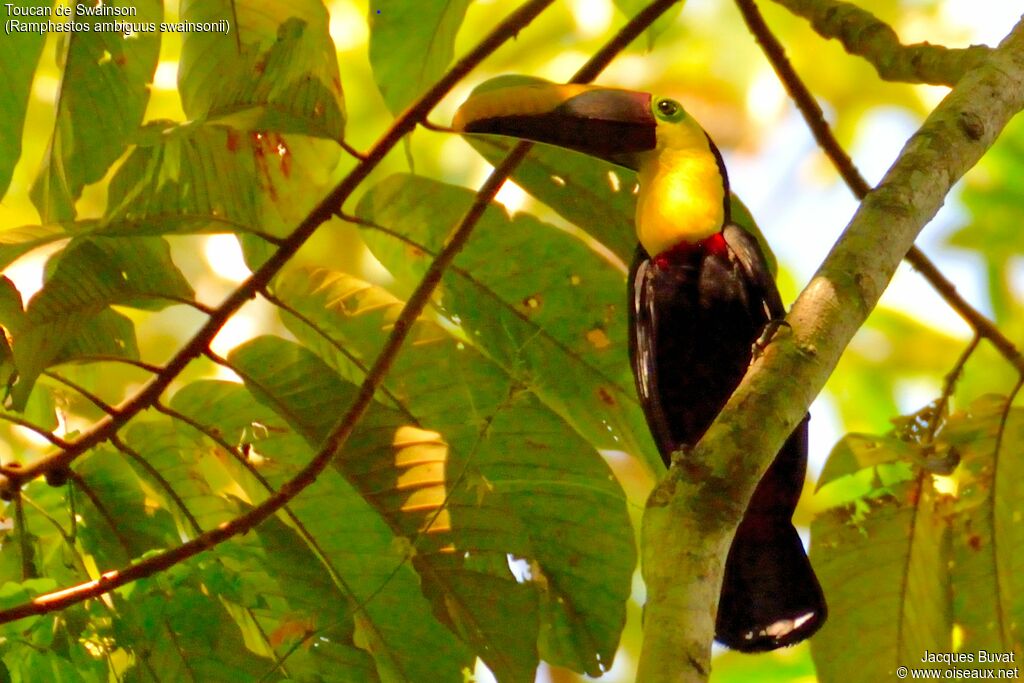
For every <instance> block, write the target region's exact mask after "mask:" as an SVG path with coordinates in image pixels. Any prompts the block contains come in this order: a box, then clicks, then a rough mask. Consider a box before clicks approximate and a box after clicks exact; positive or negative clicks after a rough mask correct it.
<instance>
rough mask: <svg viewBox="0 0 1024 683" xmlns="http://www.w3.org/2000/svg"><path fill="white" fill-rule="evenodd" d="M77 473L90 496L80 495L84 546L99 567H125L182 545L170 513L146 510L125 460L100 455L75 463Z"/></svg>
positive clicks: (106, 452) (115, 455) (105, 452)
mask: <svg viewBox="0 0 1024 683" xmlns="http://www.w3.org/2000/svg"><path fill="white" fill-rule="evenodd" d="M75 472H77V473H78V475H79V476H80V477H81V481H82V483H83V484H84V486H85V487H87V488H88V491H89V493H90V494H91V495H87V494H86V492H85V491H76V492H75V495H76V500H75V504H76V511H77V512H78V514H80V515H81V516H82V522H81V524H82V526H81V527H80V531H81V540H82V546H83V548H84V549H85V550H86V551H87V552H89V553H90V554H92V555H94V556H95V557H96V560H97V563H98V564H99V565H100V567H102V568H104V569H106V568H110V567H121V566H124V565H125V564H127V563H128V562H129V561H130V560H132V559H135V558H137V557H140V556H141V555H143V554H144V553H146V552H148V551H150V550H154V549H158V548H168V547H173V546H175V545H177V544H178V543H179V536H178V533H177V531H176V529H175V528H174V524H173V523H172V522H171V518H170V516H169V515H168V514H167V511H166V510H165V509H156V510H153V509H147V507H146V504H145V498H146V496H145V492H144V491H143V489H142V486H141V484H140V482H139V479H138V477H136V476H135V474H134V473H133V472H132V470H131V468H130V467H129V466H128V464H127V463H126V462H125V458H124V456H122V455H120V454H119V453H116V452H113V451H110V450H105V449H104V450H99V451H95V452H93V453H91V454H90V455H89V457H87V458H83V459H81V460H78V461H76V463H75ZM93 496H95V500H94V499H93ZM97 501H98V505H99V506H101V507H97Z"/></svg>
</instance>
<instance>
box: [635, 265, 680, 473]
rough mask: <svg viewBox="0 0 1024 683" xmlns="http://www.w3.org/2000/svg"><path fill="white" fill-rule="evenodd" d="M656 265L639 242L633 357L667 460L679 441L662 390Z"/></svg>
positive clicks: (656, 436)
mask: <svg viewBox="0 0 1024 683" xmlns="http://www.w3.org/2000/svg"><path fill="white" fill-rule="evenodd" d="M653 268H654V266H653V264H652V263H651V259H650V258H649V257H648V255H647V252H646V251H644V248H643V247H641V246H637V248H636V256H635V257H634V258H633V265H632V267H631V268H630V270H629V361H630V363H631V364H632V366H633V378H634V379H635V380H636V393H637V396H638V397H639V399H640V406H641V408H643V411H644V414H645V415H646V416H647V424H648V426H649V427H650V429H651V434H652V435H653V436H654V441H655V443H657V445H658V450H659V451H660V452H661V455H662V459H665V460H667V459H668V458H669V455H670V454H671V452H672V450H673V449H674V448H675V447H676V444H674V443H672V437H671V432H670V431H669V426H668V419H667V418H666V416H665V410H664V407H663V406H662V405H661V396H660V392H659V391H658V358H657V351H658V339H657V331H658V310H657V308H658V307H657V300H656V298H655V291H654V285H655V280H654V277H653V275H654V273H653V272H652V269H653ZM666 464H667V462H666Z"/></svg>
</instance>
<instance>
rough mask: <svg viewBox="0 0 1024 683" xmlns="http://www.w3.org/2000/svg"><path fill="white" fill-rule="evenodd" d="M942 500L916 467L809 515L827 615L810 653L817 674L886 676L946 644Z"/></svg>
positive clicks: (948, 615) (948, 613)
mask: <svg viewBox="0 0 1024 683" xmlns="http://www.w3.org/2000/svg"><path fill="white" fill-rule="evenodd" d="M946 507H947V506H946V505H945V504H944V503H943V502H942V500H941V498H940V497H938V496H937V494H936V493H935V492H934V491H933V490H932V487H931V480H930V475H927V474H922V475H921V476H920V477H919V478H918V479H917V480H916V481H914V482H904V483H902V484H898V485H896V486H895V487H893V491H892V493H891V494H890V495H886V496H883V497H881V498H876V499H871V500H868V501H865V502H861V503H860V504H859V507H858V506H857V505H849V506H844V507H840V508H834V509H832V510H829V511H827V512H825V513H823V514H821V515H819V516H818V517H817V518H816V519H815V520H814V522H813V524H812V525H811V536H812V539H813V541H812V544H811V561H812V562H813V564H814V568H815V571H816V572H817V574H818V578H819V579H820V580H821V585H822V589H823V590H824V592H825V595H826V596H827V597H828V605H829V618H828V621H827V622H825V625H824V626H823V627H822V629H821V631H820V632H819V633H818V634H817V635H816V636H815V637H814V638H813V639H812V640H811V654H812V656H813V657H814V663H815V666H816V667H817V671H818V675H819V677H820V678H821V679H822V680H823V681H851V682H852V683H857V682H859V681H865V682H873V681H881V680H889V679H891V678H893V677H894V674H895V671H896V668H897V667H898V666H900V665H908V666H913V665H915V663H916V664H917V666H925V665H922V664H921V663H920V662H921V657H922V656H923V655H924V652H925V650H928V651H931V652H951V651H952V647H953V641H952V633H953V620H952V610H951V606H950V603H949V592H950V576H949V564H948V556H949V550H950V534H949V525H948V522H947V520H946V514H947V513H948V510H947V509H946ZM868 591H870V598H869V599H865V595H866V594H867V593H868ZM851 642H857V643H858V646H857V647H850V643H851ZM866 651H869V652H871V655H872V656H871V657H867V658H866V657H864V656H863V653H864V652H866Z"/></svg>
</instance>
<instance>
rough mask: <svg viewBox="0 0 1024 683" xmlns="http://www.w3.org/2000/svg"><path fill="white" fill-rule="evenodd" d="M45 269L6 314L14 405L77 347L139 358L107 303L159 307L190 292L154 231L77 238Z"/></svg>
mask: <svg viewBox="0 0 1024 683" xmlns="http://www.w3.org/2000/svg"><path fill="white" fill-rule="evenodd" d="M47 271H48V272H47V277H46V281H45V284H44V285H43V288H42V289H41V290H40V291H39V292H38V293H37V294H36V295H35V296H33V297H32V299H31V300H30V301H29V302H28V306H27V307H26V310H25V314H24V316H23V317H21V318H20V320H16V319H15V318H13V317H10V316H8V317H7V319H6V320H5V321H4V325H5V326H6V327H7V329H8V332H10V334H11V335H12V336H13V337H14V362H15V366H16V367H17V369H18V375H19V378H18V383H17V384H15V386H14V389H13V391H12V399H13V407H14V408H15V409H16V410H21V409H22V408H23V407H24V405H25V401H26V400H27V399H28V395H29V393H30V392H31V390H32V386H33V384H34V382H35V380H36V378H37V377H38V376H39V373H40V372H42V371H43V370H44V369H46V368H47V367H49V365H51V364H52V363H54V362H57V361H58V360H60V361H66V360H71V359H72V358H73V357H74V352H76V351H77V352H84V353H87V354H88V353H95V352H98V351H99V352H113V353H114V355H118V356H122V355H127V356H129V357H137V353H138V350H137V349H136V348H135V340H134V335H133V334H132V333H131V332H130V327H131V326H130V321H128V320H127V319H126V318H124V317H123V316H121V315H119V314H115V313H113V312H108V311H107V309H108V307H109V306H111V305H113V304H116V305H122V306H132V307H135V308H144V309H152V310H159V309H161V308H164V307H166V306H169V305H171V304H173V303H174V302H175V301H176V300H184V301H188V300H191V299H192V295H193V293H192V288H191V287H190V286H189V284H188V282H186V281H185V278H184V276H182V274H181V273H180V272H179V271H178V269H177V267H176V266H175V265H174V262H173V261H172V260H171V256H170V249H169V247H168V245H167V243H166V242H165V241H164V240H162V239H160V238H156V237H135V238H121V239H115V238H103V237H95V238H80V239H77V240H74V241H72V242H71V243H70V244H69V245H68V246H67V247H66V248H65V249H64V250H63V251H61V252H60V253H58V254H57V255H56V256H55V257H54V258H53V259H51V262H50V263H49V264H48V265H47ZM72 344H73V346H69V345H72Z"/></svg>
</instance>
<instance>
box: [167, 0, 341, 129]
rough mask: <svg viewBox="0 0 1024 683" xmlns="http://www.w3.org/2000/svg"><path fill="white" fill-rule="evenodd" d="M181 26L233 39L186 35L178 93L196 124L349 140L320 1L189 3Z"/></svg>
mask: <svg viewBox="0 0 1024 683" xmlns="http://www.w3.org/2000/svg"><path fill="white" fill-rule="evenodd" d="M181 18H182V20H183V21H193V22H225V24H226V25H227V26H229V27H230V31H231V37H230V38H226V37H225V36H224V35H221V34H218V33H216V32H210V31H207V32H203V31H189V32H187V33H186V34H185V40H184V43H183V45H182V50H181V68H180V70H179V72H178V88H179V90H180V91H181V98H182V105H183V106H184V109H185V113H186V115H188V117H189V118H191V119H193V120H201V119H205V120H208V121H216V122H218V123H222V124H226V125H230V126H231V127H233V128H235V129H238V130H244V131H267V130H270V131H275V132H278V133H300V134H303V135H311V136H315V137H325V138H330V139H333V140H341V139H342V137H343V136H344V128H345V102H344V98H343V95H342V90H341V78H340V76H339V74H338V63H337V58H336V56H335V50H334V43H333V42H332V41H331V36H330V33H329V32H328V23H329V20H330V17H328V15H327V10H326V8H325V7H324V5H323V3H322V2H320V0H299V1H298V2H295V1H289V2H283V1H282V0H270V1H268V0H260V1H258V2H257V1H253V0H241V1H232V0H186V1H185V2H182V5H181Z"/></svg>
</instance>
